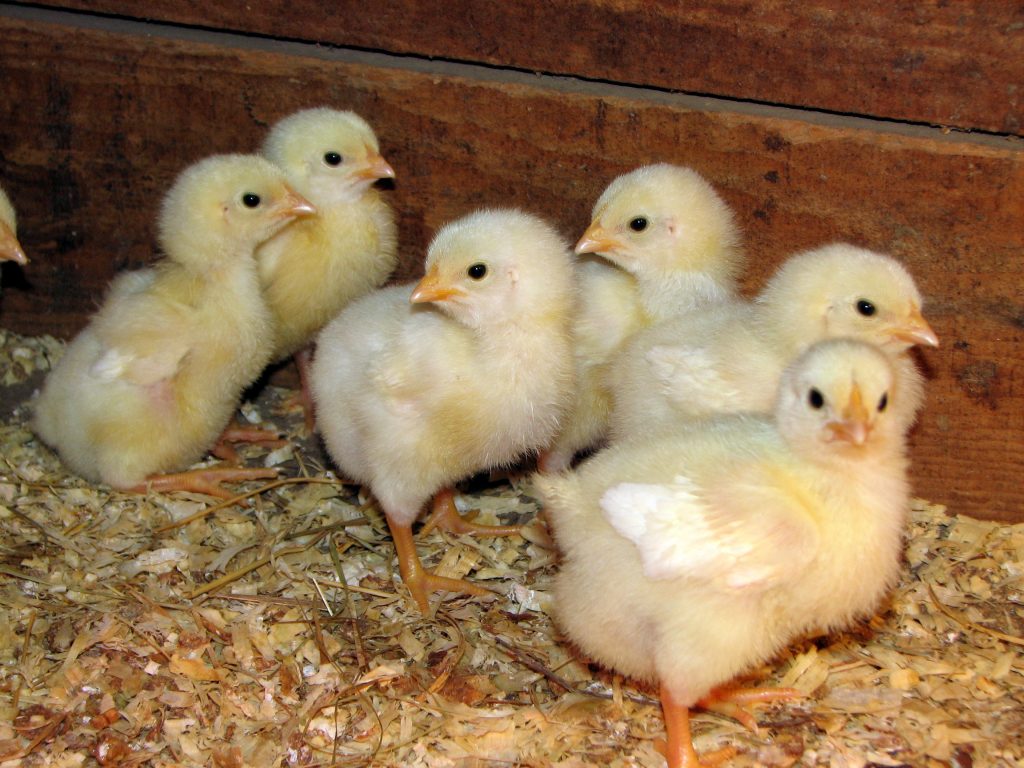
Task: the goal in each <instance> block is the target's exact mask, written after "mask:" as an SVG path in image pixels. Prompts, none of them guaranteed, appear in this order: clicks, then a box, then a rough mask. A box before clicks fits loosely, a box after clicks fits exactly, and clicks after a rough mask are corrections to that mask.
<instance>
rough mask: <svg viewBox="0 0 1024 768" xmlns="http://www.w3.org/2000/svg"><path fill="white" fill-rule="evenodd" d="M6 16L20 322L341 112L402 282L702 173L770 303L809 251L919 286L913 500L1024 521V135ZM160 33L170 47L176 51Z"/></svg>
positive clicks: (12, 303) (71, 293) (67, 310)
mask: <svg viewBox="0 0 1024 768" xmlns="http://www.w3.org/2000/svg"><path fill="white" fill-rule="evenodd" d="M7 11H8V9H7V7H0V68H2V71H3V73H4V78H5V95H6V98H5V100H3V101H2V103H0V178H2V179H3V182H4V184H5V186H6V187H7V189H8V191H9V192H10V193H11V195H12V197H13V199H14V200H15V203H16V205H17V206H18V209H19V212H20V226H21V234H22V235H23V240H24V244H25V246H26V249H27V250H28V252H29V255H30V256H31V257H32V259H33V261H32V263H31V264H29V265H28V267H26V268H25V269H24V270H22V271H18V270H11V269H8V268H5V271H4V275H3V278H4V285H3V295H2V297H0V302H2V304H0V324H2V325H3V326H4V327H7V328H10V329H12V330H15V331H18V332H21V333H41V332H50V333H56V334H58V335H61V336H68V335H70V334H71V333H73V332H74V331H75V330H77V329H78V328H79V327H81V325H82V324H83V323H84V322H85V320H86V318H87V316H88V315H89V313H90V312H91V311H92V310H93V308H94V307H95V306H96V303H97V302H98V301H99V298H100V296H101V294H102V291H103V289H104V286H105V285H106V283H107V282H108V281H109V279H110V277H111V276H112V275H113V274H114V273H115V271H116V270H118V269H121V268H124V267H127V266H134V265H139V264H143V263H146V262H148V261H149V260H150V259H151V258H152V257H153V247H152V242H153V230H154V227H153V217H154V215H155V212H156V210H157V206H158V204H159V201H160V198H161V196H162V194H163V192H164V191H165V190H166V189H167V186H168V184H169V183H170V182H171V180H172V179H173V178H174V177H175V175H176V174H177V173H178V172H179V171H180V170H181V169H182V168H183V167H185V166H186V165H188V164H189V163H191V162H193V161H194V160H196V159H198V158H200V157H202V156H204V155H207V154H210V153H213V152H224V151H250V150H253V149H255V148H256V147H257V146H258V145H259V143H260V141H261V140H262V137H263V135H264V133H265V131H266V128H267V126H268V125H269V124H271V123H273V122H274V121H275V120H277V119H279V118H280V117H282V116H284V115H285V114H288V113H290V112H291V111H293V110H296V109H299V108H302V107H307V106H312V105H317V104H331V105H335V106H339V107H345V108H351V109H354V110H356V111H358V112H360V113H361V114H363V115H364V116H365V117H366V118H367V119H368V120H369V121H370V122H371V123H372V124H373V125H374V126H375V127H376V129H377V132H378V135H379V136H380V139H381V145H382V151H383V152H384V154H385V156H386V157H387V159H388V161H389V162H391V164H392V165H393V166H394V167H395V169H396V171H397V174H398V177H397V179H396V184H395V188H394V189H393V190H392V191H391V192H389V194H390V195H391V199H392V200H393V202H394V205H395V207H396V209H397V210H398V211H399V222H400V239H401V244H402V246H401V247H402V263H401V267H400V269H399V273H398V275H397V277H398V278H406V277H412V276H414V275H416V274H418V273H419V272H420V270H421V267H420V264H421V260H422V255H423V250H424V248H425V245H426V243H427V242H428V240H429V238H430V236H431V234H432V232H433V231H435V230H436V229H437V228H438V227H439V226H440V225H441V224H442V223H444V222H445V221H448V220H450V219H452V218H454V217H456V216H459V215H462V214H464V213H466V212H467V211H469V210H471V209H474V208H477V207H480V206H487V205H517V206H521V207H524V208H526V209H528V210H531V211H534V212H537V213H539V214H542V215H545V216H547V217H549V218H550V219H552V220H553V221H555V222H556V223H557V224H558V226H559V227H560V228H561V229H562V231H563V232H564V233H565V235H566V237H567V238H570V237H571V238H575V237H577V236H578V235H579V234H580V233H581V232H582V231H583V229H584V228H585V226H586V224H587V221H588V218H589V212H590V208H591V205H592V204H593V201H594V200H595V198H596V197H597V195H598V194H599V193H600V191H601V189H602V188H603V187H604V186H605V185H606V184H607V183H608V181H610V180H611V179H612V178H613V177H614V176H616V175H617V174H619V173H622V172H624V171H626V170H628V169H630V168H633V167H635V166H637V165H640V164H643V163H649V162H652V161H669V162H676V163H681V164H686V165H690V166H693V167H694V168H696V169H697V170H699V171H700V172H701V173H703V174H704V175H706V176H707V177H708V178H709V179H710V180H711V181H712V182H713V183H714V184H715V185H716V187H717V188H718V189H719V190H720V191H721V192H722V194H723V195H724V196H725V198H726V199H727V200H728V201H729V202H730V203H731V204H732V205H733V206H734V208H735V210H736V211H737V215H738V217H739V220H740V221H741V223H742V225H743V228H744V231H745V237H746V244H747V249H748V253H749V262H750V266H749V277H748V280H747V283H746V287H747V289H749V290H755V289H756V288H757V287H758V286H759V285H760V284H761V283H762V282H763V281H764V279H765V277H766V276H767V275H768V274H770V272H771V271H772V270H773V269H774V268H775V267H776V266H777V265H778V264H779V263H780V262H781V261H782V260H783V259H784V258H785V257H786V256H787V255H788V254H790V253H792V252H793V251H796V250H798V249H802V248H805V247H811V246H815V245H818V244H821V243H823V242H827V241H831V240H849V241H853V242H855V243H858V244H860V245H864V246H867V247H871V248H876V249H879V250H884V251H888V252H891V253H893V254H894V255H896V256H897V257H898V258H900V259H902V260H903V261H904V262H905V263H906V264H907V265H908V267H909V268H910V270H911V271H912V272H913V273H914V275H915V276H916V277H917V279H918V282H919V285H920V286H921V288H922V291H923V293H924V295H925V296H926V297H927V304H926V307H925V314H926V316H927V317H928V319H929V321H931V322H932V324H933V325H934V327H935V328H936V330H937V331H938V333H939V335H940V337H941V338H942V342H943V346H942V347H941V348H940V349H939V350H935V351H928V352H926V353H924V354H923V355H922V364H923V365H924V367H925V368H926V369H927V371H928V374H929V378H930V382H929V407H928V410H927V412H926V414H925V416H924V419H923V421H922V423H921V425H920V427H919V428H918V430H917V431H916V433H915V435H914V440H913V460H914V478H915V489H916V490H917V492H918V493H920V494H922V495H924V496H926V497H928V498H930V499H932V500H934V501H937V502H942V503H946V504H948V505H950V507H951V509H952V510H953V511H955V512H965V513H970V514H974V515H977V516H981V517H992V518H998V519H1004V520H1016V521H1022V520H1024V503H1022V501H1024V492H1022V490H1021V483H1020V478H1021V477H1022V476H1024V437H1022V436H1024V402H1022V400H1024V391H1022V389H1021V386H1020V382H1022V381H1024V343H1022V336H1024V260H1022V259H1021V258H1020V254H1021V253H1022V252H1024V206H1021V205H1020V200H1022V199H1024V151H1022V150H1021V145H1020V144H1019V142H1016V141H1012V140H1003V139H994V138H974V137H970V136H964V135H958V134H946V133H943V132H942V131H939V130H931V129H922V128H919V127H903V126H895V125H890V124H886V123H877V122H871V121H865V120H856V119H848V118H839V117H827V116H826V117H823V116H821V115H815V114H804V113H801V112H798V111H794V110H781V109H768V108H755V107H749V106H745V107H742V108H739V107H736V105H730V104H727V103H726V104H723V103H722V102H718V101H714V100H701V99H694V98H688V97H682V96H678V95H671V94H665V93H663V92H659V91H651V90H645V89H638V88H622V87H613V86H607V85H601V84H594V83H587V82H579V81H575V80H571V79H564V78H551V77H537V76H529V75H524V74H521V73H507V72H498V71H494V70H490V69H487V68H480V67H470V66H460V65H452V64H448V63H440V62H439V63H430V62H423V61H419V60H417V61H409V60H407V59H404V58H403V57H388V56H365V55H361V54H360V55H355V54H350V53H347V52H338V51H330V50H324V49H322V48H318V47H316V46H308V45H303V44H295V43H288V44H281V43H271V42H269V41H259V40H255V41H254V40H253V39H252V38H245V37H233V36H231V35H215V34H211V33H205V32H195V31H188V30H174V29H162V30H160V29H157V30H155V29H154V28H152V27H149V26H145V25H138V24H135V23H132V22H125V21H119V22H116V23H114V22H110V23H109V24H108V23H106V22H104V23H103V24H99V25H98V26H100V27H103V28H92V27H95V26H97V24H96V23H95V20H89V21H88V23H86V22H84V21H83V17H80V16H76V15H68V16H66V17H65V16H64V15H60V14H57V15H55V16H54V17H53V18H51V19H50V22H49V23H47V22H44V21H41V20H39V19H38V18H35V19H22V18H12V17H11V15H10V14H8V13H7ZM156 32H159V34H156Z"/></svg>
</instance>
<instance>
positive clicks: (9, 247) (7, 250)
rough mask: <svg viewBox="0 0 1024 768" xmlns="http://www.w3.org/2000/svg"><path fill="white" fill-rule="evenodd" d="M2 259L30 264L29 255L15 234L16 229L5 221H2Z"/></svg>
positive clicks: (0, 229)
mask: <svg viewBox="0 0 1024 768" xmlns="http://www.w3.org/2000/svg"><path fill="white" fill-rule="evenodd" d="M0 261H13V262H16V263H18V264H28V256H26V255H25V251H24V250H22V247H21V243H19V242H18V238H17V237H15V236H14V231H13V230H12V229H11V228H10V227H8V226H7V225H6V224H4V223H3V222H0Z"/></svg>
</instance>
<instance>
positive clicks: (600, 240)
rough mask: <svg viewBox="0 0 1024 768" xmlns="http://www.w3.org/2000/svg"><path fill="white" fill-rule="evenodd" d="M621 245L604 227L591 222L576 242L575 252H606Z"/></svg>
mask: <svg viewBox="0 0 1024 768" xmlns="http://www.w3.org/2000/svg"><path fill="white" fill-rule="evenodd" d="M621 247H622V242H621V241H619V240H618V239H616V238H615V237H613V236H611V235H609V234H608V233H607V232H605V231H604V228H603V227H602V226H601V225H600V224H597V223H596V222H595V223H594V224H591V225H590V227H588V228H587V231H586V232H584V233H583V237H581V238H580V240H579V242H578V243H576V248H575V250H576V253H577V254H584V253H608V252H609V251H614V250H616V249H617V248H621Z"/></svg>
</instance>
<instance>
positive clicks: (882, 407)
mask: <svg viewBox="0 0 1024 768" xmlns="http://www.w3.org/2000/svg"><path fill="white" fill-rule="evenodd" d="M888 405H889V393H888V392H886V393H885V394H884V395H882V398H881V400H879V401H878V411H879V413H881V412H882V411H884V410H885V408H886V406H888Z"/></svg>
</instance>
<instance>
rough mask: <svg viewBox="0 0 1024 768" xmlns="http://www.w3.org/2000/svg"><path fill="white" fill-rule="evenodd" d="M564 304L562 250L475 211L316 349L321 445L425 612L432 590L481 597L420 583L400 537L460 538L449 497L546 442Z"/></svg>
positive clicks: (541, 228) (532, 226) (559, 375)
mask: <svg viewBox="0 0 1024 768" xmlns="http://www.w3.org/2000/svg"><path fill="white" fill-rule="evenodd" d="M573 300H574V283H573V268H572V262H571V255H570V252H569V248H568V245H567V244H566V243H564V242H563V241H562V239H561V238H560V237H559V236H558V234H557V233H556V232H555V231H554V229H552V227H550V226H549V225H548V224H547V223H545V222H543V221H541V220H540V219H538V218H536V217H535V216H532V215H530V214H526V213H523V212H520V211H516V210H485V211H479V212H476V213H473V214H471V215H469V216H466V217H464V218H462V219H460V220H458V221H455V222H453V223H451V224H448V225H446V226H445V227H443V228H442V229H441V230H440V231H439V232H438V233H437V236H436V237H435V238H434V240H433V242H432V243H431V245H430V247H429V249H428V252H427V260H426V274H425V276H424V277H423V279H422V280H421V281H420V282H419V283H418V284H416V285H415V287H413V286H410V285H402V286H395V287H390V288H385V289H382V290H380V291H377V292H375V293H372V294H370V295H368V296H366V297H364V298H361V299H357V300H356V301H355V302H353V303H352V304H350V305H349V306H348V307H347V308H346V309H345V310H344V311H342V313H341V314H340V315H339V316H338V317H337V318H336V319H335V320H333V321H332V322H331V323H329V324H328V325H327V327H326V328H325V329H324V331H323V333H321V334H320V336H319V337H318V339H317V351H316V355H315V356H314V359H313V365H312V369H311V383H312V391H313V398H314V402H315V404H316V408H317V418H318V423H319V427H320V432H321V434H322V435H323V437H324V441H325V442H326V445H327V448H328V450H329V452H330V454H331V456H332V458H333V459H334V461H335V463H336V464H337V466H338V467H339V468H340V469H341V471H342V473H344V475H345V476H346V477H348V478H351V479H353V480H356V481H359V482H361V483H365V484H367V485H368V486H369V487H370V489H371V490H372V492H373V494H374V496H375V497H376V498H377V501H378V502H379V503H380V505H381V507H382V509H383V511H384V513H385V514H386V516H387V520H388V525H389V527H390V529H391V534H392V536H393V538H394V540H395V546H396V548H397V550H398V556H399V565H400V568H401V574H402V578H403V580H404V581H405V584H406V586H407V587H408V588H409V591H410V592H411V593H412V595H413V597H414V598H415V600H416V602H417V604H418V605H419V607H420V608H421V609H422V610H424V611H426V610H427V608H428V595H429V593H430V591H432V590H453V591H468V592H471V593H474V594H481V593H485V591H484V590H482V589H481V588H480V587H477V586H475V585H473V584H470V583H469V582H466V581H462V580H455V579H446V578H441V577H439V576H436V575H434V574H431V573H428V572H425V571H424V569H423V566H422V564H421V563H420V560H419V558H418V556H417V555H416V549H415V546H414V544H413V539H412V528H411V526H412V524H413V522H414V521H415V520H416V518H417V517H418V516H419V514H420V512H421V510H422V508H423V506H424V504H425V502H426V501H427V500H428V499H430V497H431V496H432V495H433V496H434V499H435V502H434V512H435V514H434V515H433V517H432V518H431V523H437V524H439V525H441V526H442V527H445V528H448V529H449V530H456V531H460V532H481V533H483V532H486V533H496V534H506V533H514V532H515V531H516V530H517V529H515V528H514V527H508V528H499V527H487V526H472V525H470V524H468V523H465V522H464V521H462V519H461V518H460V517H459V516H458V513H457V512H456V510H455V508H454V506H453V504H452V494H451V486H452V484H453V483H455V482H457V481H459V480H461V479H463V478H466V477H468V476H470V475H472V474H474V473H476V472H478V471H481V470H484V469H486V468H488V467H494V466H500V465H508V464H510V463H512V462H514V461H516V460H517V459H518V458H520V457H521V456H523V455H524V454H526V453H527V452H530V451H533V450H536V449H537V448H539V447H540V446H543V445H545V444H546V443H547V442H549V441H550V440H551V438H552V436H553V435H554V433H555V430H556V429H557V428H558V424H559V421H560V419H561V418H562V415H563V413H564V411H565V408H566V406H567V405H568V401H569V398H570V396H571V390H572V342H571V330H570V322H571V316H572V306H573Z"/></svg>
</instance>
